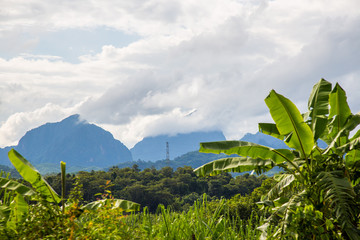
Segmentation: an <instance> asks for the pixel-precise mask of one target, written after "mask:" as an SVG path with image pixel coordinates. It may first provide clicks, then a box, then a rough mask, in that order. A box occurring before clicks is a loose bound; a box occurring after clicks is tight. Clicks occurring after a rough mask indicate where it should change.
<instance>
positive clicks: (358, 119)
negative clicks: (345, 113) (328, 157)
mask: <svg viewBox="0 0 360 240" xmlns="http://www.w3.org/2000/svg"><path fill="white" fill-rule="evenodd" d="M359 124H360V114H359V113H357V114H355V115H350V116H349V117H348V118H347V121H346V123H345V124H344V125H343V126H342V128H341V129H340V130H339V131H338V132H337V134H336V136H335V137H334V138H333V140H332V142H331V143H330V144H329V146H328V147H327V150H326V151H325V153H328V152H329V151H330V150H332V149H333V148H334V147H337V148H338V149H343V150H345V151H344V152H343V153H341V154H344V153H345V152H346V151H348V150H349V149H350V150H352V149H353V148H354V146H355V144H354V143H357V142H358V138H359V137H358V138H352V139H350V141H349V140H347V136H349V134H350V132H351V131H352V130H354V129H355V128H356V127H357V126H358V125H359ZM342 138H346V140H341V139H342ZM339 143H342V146H339V145H338V144H339ZM346 146H349V148H347V147H346Z"/></svg>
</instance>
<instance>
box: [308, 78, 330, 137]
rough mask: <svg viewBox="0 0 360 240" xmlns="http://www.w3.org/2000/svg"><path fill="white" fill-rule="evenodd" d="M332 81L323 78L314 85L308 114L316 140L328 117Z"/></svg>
mask: <svg viewBox="0 0 360 240" xmlns="http://www.w3.org/2000/svg"><path fill="white" fill-rule="evenodd" d="M330 92H331V83H330V82H328V81H326V80H324V79H321V80H320V81H319V82H318V83H317V84H315V85H314V87H313V90H312V92H311V94H310V98H309V102H308V108H309V112H308V116H309V117H310V127H311V130H312V132H313V134H314V139H315V141H316V140H317V139H318V138H319V137H320V136H321V135H322V134H323V132H324V130H325V128H326V124H327V121H328V120H327V117H326V115H327V114H329V95H330Z"/></svg>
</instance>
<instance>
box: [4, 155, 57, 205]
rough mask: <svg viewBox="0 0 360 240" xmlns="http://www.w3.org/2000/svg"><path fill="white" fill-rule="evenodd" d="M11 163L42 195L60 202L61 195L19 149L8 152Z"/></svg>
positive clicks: (50, 200) (48, 199)
mask: <svg viewBox="0 0 360 240" xmlns="http://www.w3.org/2000/svg"><path fill="white" fill-rule="evenodd" d="M8 156H9V159H10V161H11V163H12V164H13V165H14V167H15V168H16V170H17V171H18V172H19V173H20V175H21V176H22V177H23V178H24V179H25V180H26V181H28V182H29V183H30V184H31V185H32V186H33V188H34V189H35V190H36V191H38V192H39V193H40V195H41V196H43V197H45V199H46V200H47V201H49V202H55V203H59V202H60V200H61V199H60V197H59V196H58V194H57V193H56V192H55V191H54V190H53V189H52V187H51V186H50V185H49V184H48V183H47V182H46V181H45V179H44V178H43V177H42V176H41V174H40V173H39V172H38V171H37V170H36V169H35V168H34V167H33V166H32V165H31V163H30V162H29V161H27V160H26V159H25V158H24V157H23V156H21V155H20V154H19V153H18V152H17V151H15V150H14V149H11V150H10V151H9V153H8Z"/></svg>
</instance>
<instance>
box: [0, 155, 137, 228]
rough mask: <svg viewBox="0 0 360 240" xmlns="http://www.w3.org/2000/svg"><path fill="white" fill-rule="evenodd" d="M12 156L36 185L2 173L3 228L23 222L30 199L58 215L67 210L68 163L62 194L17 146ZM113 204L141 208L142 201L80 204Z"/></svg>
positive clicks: (0, 221) (0, 219)
mask: <svg viewBox="0 0 360 240" xmlns="http://www.w3.org/2000/svg"><path fill="white" fill-rule="evenodd" d="M8 156H9V159H10V161H11V163H12V164H13V165H14V167H15V168H16V170H17V171H18V172H19V174H20V175H21V176H22V177H23V179H24V180H25V181H27V182H29V183H30V184H31V186H32V188H30V187H28V186H26V185H24V184H21V183H19V182H17V181H15V180H11V179H9V177H7V178H4V177H0V189H2V191H3V194H2V196H3V199H2V201H1V205H0V228H4V227H8V228H11V229H15V228H16V225H17V224H19V223H21V221H23V220H24V219H25V217H26V216H27V214H28V206H29V203H28V202H29V201H37V202H42V203H44V204H45V205H46V206H48V207H51V208H53V209H52V212H53V213H54V214H55V215H60V214H64V212H65V211H64V210H65V208H66V204H65V203H64V198H65V187H64V186H65V168H66V164H65V163H64V162H61V173H62V186H63V189H62V190H63V191H62V194H61V197H60V196H59V195H58V194H57V193H56V192H55V191H54V189H53V188H52V187H51V186H50V185H49V184H48V183H47V182H46V180H45V179H44V178H43V177H42V176H41V174H40V173H39V172H38V171H37V170H36V168H35V167H34V166H32V165H31V163H30V162H29V161H28V160H26V159H25V158H24V157H23V156H21V155H20V154H19V153H18V152H17V151H16V150H14V149H11V150H10V151H9V153H8ZM0 193H1V192H0ZM60 202H61V205H62V210H60V207H59V204H60ZM109 204H111V206H112V207H113V208H121V209H122V210H123V211H139V210H140V204H138V203H134V202H131V201H127V200H122V199H107V200H100V201H95V202H91V203H88V204H86V205H84V206H81V207H80V208H81V209H88V210H96V209H99V208H101V207H104V206H105V205H109Z"/></svg>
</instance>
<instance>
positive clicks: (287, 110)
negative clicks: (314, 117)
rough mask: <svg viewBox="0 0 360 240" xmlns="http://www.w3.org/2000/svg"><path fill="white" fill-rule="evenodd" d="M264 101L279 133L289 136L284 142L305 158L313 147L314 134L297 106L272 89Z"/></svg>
mask: <svg viewBox="0 0 360 240" xmlns="http://www.w3.org/2000/svg"><path fill="white" fill-rule="evenodd" d="M265 103H266V105H267V106H268V107H269V110H270V114H271V116H272V118H273V120H274V121H275V124H276V126H277V129H278V130H279V133H280V134H281V135H283V136H289V137H288V138H287V139H286V141H285V142H286V144H287V145H288V146H289V147H291V148H294V149H296V150H298V151H299V152H300V154H301V155H302V157H303V158H306V157H307V156H308V155H309V154H310V153H311V150H312V149H313V147H314V136H313V133H312V131H311V129H310V127H309V126H308V125H307V124H306V123H305V122H304V120H303V117H302V116H301V114H300V112H299V110H298V109H297V107H296V106H295V105H294V104H293V103H292V102H291V101H290V100H289V99H287V98H285V97H284V96H282V95H280V94H278V93H276V92H275V91H274V90H272V91H271V92H270V94H269V95H268V96H267V97H266V99H265Z"/></svg>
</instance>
